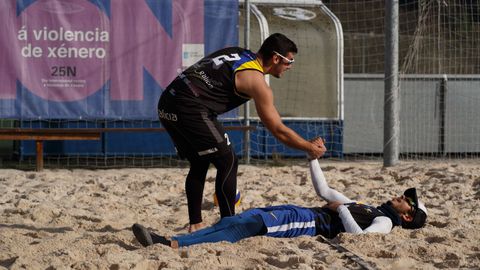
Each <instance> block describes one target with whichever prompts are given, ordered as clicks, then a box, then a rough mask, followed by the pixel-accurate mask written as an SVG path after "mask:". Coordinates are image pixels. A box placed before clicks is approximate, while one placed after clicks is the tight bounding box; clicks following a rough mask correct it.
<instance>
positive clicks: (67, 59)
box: [16, 0, 110, 101]
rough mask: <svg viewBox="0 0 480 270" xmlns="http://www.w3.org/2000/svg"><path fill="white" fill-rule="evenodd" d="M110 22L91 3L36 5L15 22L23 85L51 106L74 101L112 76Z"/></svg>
mask: <svg viewBox="0 0 480 270" xmlns="http://www.w3.org/2000/svg"><path fill="white" fill-rule="evenodd" d="M108 22H109V18H108V17H107V16H106V15H105V14H104V13H103V12H98V7H97V6H95V5H93V4H92V3H91V2H88V1H72V0H65V1H36V2H34V3H32V4H31V5H30V6H28V7H27V8H26V9H25V10H23V12H22V13H20V15H19V16H18V17H17V27H18V32H17V37H16V38H17V41H18V44H19V48H20V51H19V57H20V63H21V67H22V68H21V72H20V74H18V75H19V80H20V82H21V83H22V85H24V86H25V87H26V88H27V89H29V90H30V91H31V92H33V93H34V94H36V95H38V96H40V97H42V98H44V99H46V100H52V101H75V100H81V99H84V98H86V97H87V96H89V95H91V94H92V93H94V92H95V91H97V90H99V89H100V88H101V87H102V86H103V85H104V84H105V82H106V81H107V80H108V78H109V77H110V75H109V70H108V69H107V67H108V64H107V63H108V58H109V55H108V48H109V46H110V44H109V42H110V33H109V31H108V28H107V27H108V25H109V23H108Z"/></svg>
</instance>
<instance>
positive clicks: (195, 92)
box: [169, 47, 263, 114]
mask: <svg viewBox="0 0 480 270" xmlns="http://www.w3.org/2000/svg"><path fill="white" fill-rule="evenodd" d="M247 69H250V70H258V71H259V72H262V73H263V68H262V66H261V65H260V62H259V61H258V59H257V56H256V54H254V53H253V52H251V51H249V50H246V49H242V48H239V47H230V48H225V49H221V50H219V51H216V52H214V53H212V54H210V55H208V56H206V57H204V58H202V59H201V60H200V61H198V62H197V63H195V64H194V65H192V66H190V67H189V68H187V69H186V70H185V71H183V72H182V74H180V75H179V76H178V77H177V78H176V79H175V81H174V82H173V83H172V84H171V85H170V86H169V87H173V88H175V90H174V91H173V93H174V95H175V97H176V99H177V102H178V101H181V102H182V103H183V105H185V103H187V104H188V103H190V102H194V103H195V104H202V105H203V106H205V107H207V108H208V109H209V110H211V111H212V112H214V113H216V114H222V113H225V112H228V111H230V110H232V109H234V108H236V107H238V106H240V105H241V104H243V103H245V102H247V101H248V100H249V99H250V97H248V96H246V95H243V94H241V93H239V92H237V90H236V89H235V73H236V72H239V71H242V70H247ZM179 81H180V82H182V83H183V85H184V86H186V87H183V88H187V89H176V88H178V84H179ZM175 85H177V87H175ZM170 92H171V93H172V91H170Z"/></svg>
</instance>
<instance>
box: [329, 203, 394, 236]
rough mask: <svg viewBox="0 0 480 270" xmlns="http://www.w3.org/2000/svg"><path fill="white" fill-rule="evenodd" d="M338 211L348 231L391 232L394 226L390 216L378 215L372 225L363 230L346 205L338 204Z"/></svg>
mask: <svg viewBox="0 0 480 270" xmlns="http://www.w3.org/2000/svg"><path fill="white" fill-rule="evenodd" d="M337 212H338V216H339V217H340V219H341V220H342V224H343V227H344V228H345V232H347V233H357V234H358V233H389V232H390V231H391V230H392V227H393V224H392V221H391V220H390V219H389V218H388V217H376V218H374V219H373V221H372V224H370V226H368V227H367V228H365V230H362V228H360V226H358V224H357V222H355V219H353V217H352V214H351V213H350V211H348V208H347V207H346V206H345V205H340V206H338V208H337Z"/></svg>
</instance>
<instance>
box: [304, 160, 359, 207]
mask: <svg viewBox="0 0 480 270" xmlns="http://www.w3.org/2000/svg"><path fill="white" fill-rule="evenodd" d="M310 173H311V174H312V183H313V187H314V188H315V191H316V192H317V195H318V196H319V197H320V198H322V199H324V200H325V201H327V202H333V201H338V202H340V203H351V202H353V201H352V200H350V199H349V198H347V197H346V196H345V195H343V194H342V193H340V192H338V191H336V190H335V189H333V188H330V187H329V186H328V184H327V180H325V176H324V175H323V172H322V169H321V168H320V164H319V163H318V160H317V159H314V160H311V161H310Z"/></svg>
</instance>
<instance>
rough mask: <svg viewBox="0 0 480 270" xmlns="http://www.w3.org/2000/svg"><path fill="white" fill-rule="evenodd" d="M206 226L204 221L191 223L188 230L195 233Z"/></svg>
mask: <svg viewBox="0 0 480 270" xmlns="http://www.w3.org/2000/svg"><path fill="white" fill-rule="evenodd" d="M204 227H205V224H203V222H200V223H195V224H190V226H189V227H188V232H189V233H193V232H196V231H198V230H200V229H203V228H204Z"/></svg>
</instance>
